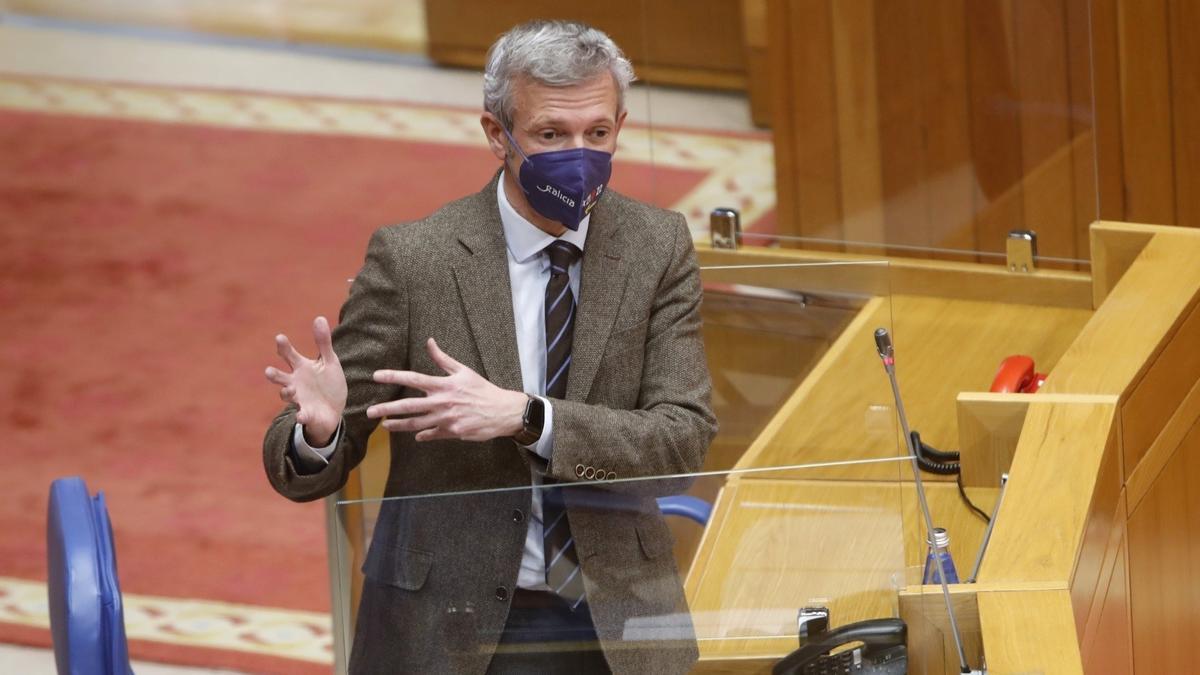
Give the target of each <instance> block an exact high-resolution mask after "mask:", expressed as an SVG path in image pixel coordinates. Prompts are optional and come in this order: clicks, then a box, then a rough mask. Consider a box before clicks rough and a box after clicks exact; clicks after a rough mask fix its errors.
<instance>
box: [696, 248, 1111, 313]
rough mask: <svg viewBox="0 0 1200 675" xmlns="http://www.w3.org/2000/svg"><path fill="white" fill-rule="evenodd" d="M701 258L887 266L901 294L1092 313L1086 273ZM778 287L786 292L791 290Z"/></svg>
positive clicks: (855, 258)
mask: <svg viewBox="0 0 1200 675" xmlns="http://www.w3.org/2000/svg"><path fill="white" fill-rule="evenodd" d="M696 254H697V256H698V257H699V260H700V266H701V267H713V266H724V265H780V264H788V263H795V264H799V263H872V262H875V263H878V262H886V263H887V264H888V282H889V284H890V292H891V293H893V294H896V295H928V296H934V297H940V298H955V299H959V300H979V301H985V302H1003V303H1011V304H1022V305H1046V306H1052V307H1073V308H1079V309H1092V308H1093V304H1092V290H1093V289H1092V276H1091V274H1088V273H1086V272H1067V271H1060V270H1038V271H1036V272H1033V273H1031V274H1019V273H1015V272H1009V271H1008V270H1007V269H1006V268H1005V267H1003V266H1001V265H984V264H979V263H964V262H953V261H947V260H923V259H918V258H901V257H887V256H870V255H858V254H853V253H835V252H825V251H805V250H799V249H772V248H764V247H761V246H743V247H741V248H739V249H738V250H737V251H729V250H724V249H714V248H713V247H712V246H711V245H710V244H708V243H706V242H696ZM742 274H744V275H745V277H746V278H747V279H750V280H748V281H746V282H745V283H754V282H753V278H754V277H755V273H754V271H753V270H745V271H744V272H742ZM773 278H775V279H779V278H781V275H778V273H776V275H775V277H773ZM785 281H786V280H785ZM772 285H773V284H772ZM775 287H785V288H787V286H775ZM789 290H809V291H812V290H814V289H813V288H804V289H799V288H795V289H791V288H789ZM831 290H836V289H831Z"/></svg>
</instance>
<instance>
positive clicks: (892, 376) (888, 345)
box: [875, 328, 979, 673]
mask: <svg viewBox="0 0 1200 675" xmlns="http://www.w3.org/2000/svg"><path fill="white" fill-rule="evenodd" d="M875 350H876V351H877V352H878V353H879V358H880V360H881V361H883V370H884V372H886V373H887V376H888V381H889V382H891V384H892V397H893V398H894V399H895V400H896V415H897V417H899V418H900V428H901V429H902V430H903V431H904V443H905V445H906V446H907V447H908V457H909V459H910V460H912V472H913V485H914V486H915V487H916V489H917V501H918V502H920V504H921V512H922V514H923V515H924V516H925V528H926V532H925V535H926V538H927V540H928V541H934V538H933V515H932V514H931V513H930V512H929V500H928V499H927V498H926V497H925V484H924V483H922V482H921V468H920V464H919V460H920V455H919V454H918V450H917V447H916V445H915V443H914V441H913V435H912V432H911V431H909V429H908V416H907V415H905V414H904V401H903V400H902V399H901V398H900V385H899V384H897V382H896V351H895V349H894V348H893V347H892V336H891V335H890V334H889V333H888V331H887V329H886V328H876V329H875ZM934 567H935V569H936V570H937V576H938V581H939V582H940V583H941V586H942V596H943V597H944V598H945V600H946V614H947V616H948V618H949V619H950V632H951V633H952V634H953V637H954V646H955V647H956V648H957V650H958V664H959V666H960V668H961V672H963V673H973V672H979V671H973V670H971V667H970V666H968V665H967V653H966V651H965V650H964V649H963V643H962V635H961V634H960V633H959V631H958V621H957V620H956V619H955V616H954V606H953V604H952V603H951V601H950V587H949V586H947V584H946V572H945V570H944V569H943V566H942V565H935V566H934Z"/></svg>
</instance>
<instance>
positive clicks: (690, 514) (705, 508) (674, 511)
mask: <svg viewBox="0 0 1200 675" xmlns="http://www.w3.org/2000/svg"><path fill="white" fill-rule="evenodd" d="M658 509H659V510H660V511H662V512H663V515H665V516H683V517H684V518H691V519H692V520H694V521H696V522H697V523H700V524H701V525H707V524H708V518H709V516H711V515H712V504H709V503H708V502H706V501H704V500H703V499H700V498H699V497H693V496H691V495H674V496H671V497H659V498H658Z"/></svg>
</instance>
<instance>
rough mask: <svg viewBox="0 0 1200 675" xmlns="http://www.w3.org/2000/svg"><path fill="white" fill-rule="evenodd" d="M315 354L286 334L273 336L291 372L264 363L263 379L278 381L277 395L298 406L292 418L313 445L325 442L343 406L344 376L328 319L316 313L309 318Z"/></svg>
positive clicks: (334, 431)
mask: <svg viewBox="0 0 1200 675" xmlns="http://www.w3.org/2000/svg"><path fill="white" fill-rule="evenodd" d="M313 339H314V340H315V341H316V343H317V352H318V355H317V358H316V359H310V358H307V357H305V356H304V355H303V354H301V353H300V352H298V351H296V348H295V347H293V346H292V343H291V341H289V340H288V338H287V336H286V335H284V334H282V333H280V334H279V335H276V336H275V351H277V352H278V353H279V356H280V357H281V358H282V359H283V360H284V362H285V363H287V365H288V367H289V368H290V369H291V372H284V371H282V370H279V369H278V368H273V367H270V366H268V367H267V379H268V380H270V381H271V382H273V383H275V384H277V385H279V387H280V389H279V398H282V399H283V400H284V401H287V402H289V403H295V404H297V405H299V406H300V410H299V411H297V413H296V421H297V422H299V423H300V424H302V425H304V440H306V441H308V444H309V445H311V446H313V447H314V448H320V447H324V446H326V445H329V442H330V441H331V440H333V435H334V434H335V433H337V429H338V425H339V424H341V422H342V412H343V411H345V409H346V376H345V374H343V373H342V364H341V363H340V362H339V361H338V357H337V354H334V353H333V337H332V335H331V334H330V331H329V322H328V321H326V320H325V317H323V316H318V317H317V318H316V320H314V321H313Z"/></svg>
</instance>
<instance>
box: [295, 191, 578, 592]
mask: <svg viewBox="0 0 1200 675" xmlns="http://www.w3.org/2000/svg"><path fill="white" fill-rule="evenodd" d="M496 201H497V202H498V203H499V206H500V222H501V224H502V225H503V227H504V240H505V243H506V244H507V248H508V280H509V284H511V288H512V303H513V318H514V320H515V323H516V331H517V353H518V355H519V357H520V359H521V386H522V388H523V389H524V391H525V393H526V394H530V395H532V396H537V397H539V398H542V395H543V394H545V393H546V318H545V313H544V309H543V307H544V305H545V300H546V284H547V283H548V282H549V281H550V258H549V256H547V255H545V254H544V253H543V249H545V248H546V246H548V245H549V244H550V242H552V241H554V240H555V237H552V236H550V235H549V234H546V233H545V232H543V231H542V230H540V229H538V228H537V226H536V225H534V224H533V223H531V222H529V221H528V220H526V219H525V218H524V217H523V216H522V215H521V214H519V213H517V210H516V209H514V208H513V207H512V204H510V203H509V201H508V196H507V195H505V193H504V174H503V173H501V175H500V180H499V181H498V182H497V186H496ZM590 220H591V216H588V217H587V218H584V219H583V222H581V223H580V224H579V229H578V230H567V231H566V232H565V233H564V234H563V235H562V236H561V237H559V239H561V240H563V241H566V242H570V243H572V244H574V245H575V246H576V247H577V248H579V250H580V251H582V250H583V245H584V242H585V241H586V240H587V231H588V223H589V221H590ZM581 260H582V258H580V259H578V260H576V261H575V262H574V263H572V264H571V267H570V269H569V270H568V271H567V274H569V275H570V283H571V293H572V294H573V295H574V296H575V298H576V300H578V298H579V275H580V265H581V264H582V263H581ZM450 356H454V354H451V355H450ZM542 401H543V402H544V403H545V407H546V420H545V425H544V426H543V427H542V436H541V438H539V439H538V441H537V442H536V443H535V444H534V445H532V446H526V449H528V450H530V451H532V452H535V453H537V454H538V455H539V456H541V457H543V458H544V459H546V460H549V459H550V457H551V455H552V453H553V449H554V409H553V407H552V406H551V405H550V402H549V401H548V400H546V399H545V398H542ZM341 433H342V431H341V428H340V427H339V428H338V431H337V433H336V434H335V435H334V437H333V440H332V441H330V442H329V445H327V446H325V447H323V448H314V447H312V446H310V445H309V444H308V443H307V442H306V441H305V440H304V429H303V427H302V425H300V424H297V425H296V429H295V431H294V432H293V435H292V440H293V444H294V445H295V448H296V451H297V452H299V453H302V454H305V455H306V456H308V457H316V458H319V459H320V461H323V462H328V461H329V458H330V457H331V456H332V455H333V451H334V449H335V448H336V447H337V444H338V440H339V439H340V437H341ZM532 476H533V479H532V480H533V484H534V485H540V484H541V482H542V480H541V476H539V475H538V474H537V472H536V471H533V472H532ZM529 515H530V518H529V529H528V530H527V531H526V533H525V553H524V555H523V556H522V558H521V572H520V574H519V576H518V577H517V585H518V586H520V587H521V588H527V589H531V590H549V589H550V587H549V586H547V585H546V558H545V551H544V549H543V542H542V491H541V490H534V491H533V507H532V513H530V514H529Z"/></svg>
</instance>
